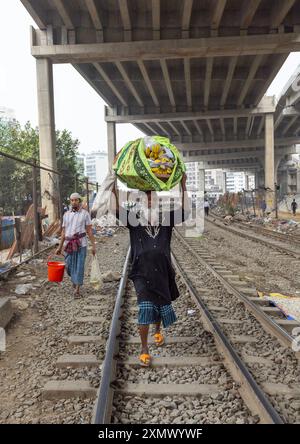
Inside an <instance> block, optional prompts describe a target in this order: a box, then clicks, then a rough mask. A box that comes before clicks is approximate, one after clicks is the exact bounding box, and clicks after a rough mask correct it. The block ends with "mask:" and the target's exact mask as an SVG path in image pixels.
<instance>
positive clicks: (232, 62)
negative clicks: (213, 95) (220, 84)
mask: <svg viewBox="0 0 300 444" xmlns="http://www.w3.org/2000/svg"><path fill="white" fill-rule="evenodd" d="M237 60H238V58H237V56H234V57H231V59H230V61H229V65H228V72H227V76H226V80H225V85H224V88H223V92H222V98H221V103H220V105H221V106H224V105H225V103H226V99H227V96H228V92H229V88H230V85H231V81H232V78H233V74H234V70H235V68H236V64H237Z"/></svg>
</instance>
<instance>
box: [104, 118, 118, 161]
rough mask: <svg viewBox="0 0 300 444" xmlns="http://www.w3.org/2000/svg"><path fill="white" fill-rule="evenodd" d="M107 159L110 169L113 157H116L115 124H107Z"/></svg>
mask: <svg viewBox="0 0 300 444" xmlns="http://www.w3.org/2000/svg"><path fill="white" fill-rule="evenodd" d="M106 124H107V154H108V156H107V158H108V167H111V165H112V163H113V160H114V157H115V155H116V147H117V140H116V124H115V122H107V123H106Z"/></svg>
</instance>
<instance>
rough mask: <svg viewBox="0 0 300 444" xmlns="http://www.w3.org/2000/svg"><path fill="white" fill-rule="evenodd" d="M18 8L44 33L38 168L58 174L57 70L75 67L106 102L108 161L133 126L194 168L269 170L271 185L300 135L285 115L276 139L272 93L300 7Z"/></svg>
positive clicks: (196, 1)
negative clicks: (119, 130) (118, 130)
mask: <svg viewBox="0 0 300 444" xmlns="http://www.w3.org/2000/svg"><path fill="white" fill-rule="evenodd" d="M21 2H22V3H23V5H24V6H25V7H26V9H27V10H28V12H29V13H30V14H31V16H32V17H33V19H34V20H35V22H36V24H37V26H38V29H33V28H32V30H31V50H32V54H33V56H34V57H36V61H37V84H38V100H39V118H40V150H41V161H43V162H47V163H48V164H49V162H50V163H51V164H52V166H53V167H55V162H56V159H55V139H54V111H53V109H54V108H53V83H52V64H53V63H72V64H73V66H74V67H75V69H77V70H78V71H79V72H80V73H81V75H82V76H83V77H84V79H85V80H86V81H87V82H88V83H89V84H90V85H91V86H92V87H93V88H94V89H95V90H96V91H97V93H98V94H99V95H100V96H101V97H102V98H103V99H104V100H105V102H106V103H107V107H106V122H107V132H108V152H109V160H110V161H112V159H113V156H114V154H115V150H116V136H115V126H116V124H121V123H124V122H130V123H133V124H134V125H135V126H136V127H137V128H139V129H140V130H142V131H143V132H144V133H145V134H147V135H151V134H156V133H159V134H162V135H166V136H168V137H170V138H171V139H172V140H173V142H174V143H175V144H176V145H178V146H179V147H180V148H181V149H182V152H183V155H184V158H185V160H186V161H192V160H201V161H204V162H206V163H205V165H209V167H210V168H215V167H218V166H220V167H222V168H224V167H225V165H226V168H227V169H230V168H231V167H232V168H240V169H244V168H247V169H248V168H254V169H257V168H261V167H263V168H264V171H265V185H266V186H267V187H269V188H270V189H273V188H274V181H275V169H276V168H275V166H276V165H275V163H276V162H278V158H279V157H280V156H281V157H283V156H284V155H285V154H288V153H290V152H291V150H292V149H293V146H294V144H295V143H296V142H297V141H298V140H299V139H298V133H297V132H294V133H293V132H292V131H293V128H294V123H295V122H296V119H295V121H294V123H293V124H291V126H290V127H289V128H288V129H286V126H287V124H286V126H284V123H285V122H286V120H287V117H284V118H282V120H281V122H282V124H281V125H279V124H278V126H277V127H276V132H275V143H274V114H275V118H276V119H277V118H278V119H279V116H277V114H278V113H279V112H280V111H278V108H277V109H276V106H275V103H274V100H273V98H266V97H264V95H265V93H266V91H267V89H268V87H269V85H270V84H271V82H272V80H273V79H274V77H275V76H276V74H277V73H278V71H279V69H280V67H281V66H282V64H283V63H284V61H285V60H286V58H287V56H288V54H289V53H290V52H291V51H299V50H300V25H299V23H300V1H299V0H284V1H276V2H274V1H273V0H245V1H241V2H237V1H236V0H227V1H226V0H105V1H104V0H72V1H71V0H21ZM294 117H295V116H293V117H292V118H294ZM276 122H277V120H276ZM275 125H276V123H275ZM203 165H204V164H203ZM47 186H48V187H49V186H50V185H49V182H48V183H47V178H43V180H42V188H43V189H45V187H47ZM48 204H49V203H48ZM269 204H270V206H271V205H272V199H271V197H270V202H269Z"/></svg>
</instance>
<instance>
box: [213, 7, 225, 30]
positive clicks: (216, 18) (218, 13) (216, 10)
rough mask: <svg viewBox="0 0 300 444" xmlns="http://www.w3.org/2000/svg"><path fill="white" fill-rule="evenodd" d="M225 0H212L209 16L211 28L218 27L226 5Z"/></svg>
mask: <svg viewBox="0 0 300 444" xmlns="http://www.w3.org/2000/svg"><path fill="white" fill-rule="evenodd" d="M226 2H227V0H213V1H212V2H211V4H212V16H211V25H210V26H211V28H212V29H218V28H219V26H220V23H221V20H222V16H223V12H224V9H225V6H226Z"/></svg>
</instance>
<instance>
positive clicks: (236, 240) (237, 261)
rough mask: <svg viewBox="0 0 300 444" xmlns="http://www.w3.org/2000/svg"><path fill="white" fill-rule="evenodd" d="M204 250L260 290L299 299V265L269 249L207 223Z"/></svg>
mask: <svg viewBox="0 0 300 444" xmlns="http://www.w3.org/2000/svg"><path fill="white" fill-rule="evenodd" d="M199 242H200V245H201V246H203V249H205V250H207V251H208V253H211V254H214V255H215V256H216V259H217V260H218V261H219V262H220V263H223V264H224V265H226V266H228V268H229V269H231V270H232V271H234V272H235V274H239V275H240V277H242V278H244V279H246V280H248V281H249V282H252V283H253V284H254V285H255V286H256V287H257V289H258V290H262V291H265V292H273V293H274V292H276V293H283V294H286V295H291V296H297V295H299V294H300V274H299V262H298V263H297V261H296V260H295V259H294V258H291V257H289V256H286V255H282V254H280V253H279V252H276V251H275V250H273V249H272V248H270V247H267V246H266V245H263V244H260V243H258V242H254V241H252V240H250V239H243V238H242V237H241V236H238V235H235V234H233V233H230V232H228V231H227V232H225V231H224V230H223V229H221V228H218V227H216V226H215V225H213V224H212V223H209V222H207V221H206V226H205V231H204V235H203V237H202V238H201V239H200V240H199Z"/></svg>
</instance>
